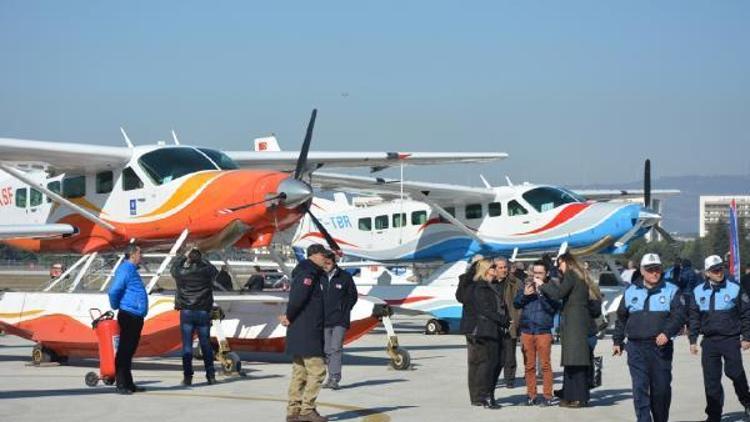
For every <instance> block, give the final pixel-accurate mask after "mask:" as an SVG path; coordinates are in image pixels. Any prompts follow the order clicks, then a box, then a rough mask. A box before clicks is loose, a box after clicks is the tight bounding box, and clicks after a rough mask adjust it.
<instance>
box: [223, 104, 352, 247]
mask: <svg viewBox="0 0 750 422" xmlns="http://www.w3.org/2000/svg"><path fill="white" fill-rule="evenodd" d="M317 115H318V110H317V109H313V111H312V115H311V116H310V122H309V123H308V124H307V132H306V133H305V139H304V141H303V142H302V148H301V149H300V152H299V157H298V158H297V164H296V165H295V168H294V173H293V177H290V178H287V179H286V180H283V181H282V182H281V183H279V187H278V191H279V192H278V193H272V194H269V195H267V196H266V198H265V199H263V200H262V201H257V202H253V203H249V204H243V205H240V206H237V207H233V208H227V209H225V210H222V211H220V213H222V214H229V213H233V212H236V211H240V210H243V209H246V208H250V207H253V206H256V205H261V204H266V203H270V205H281V206H283V207H284V208H287V209H292V208H300V210H301V211H303V212H304V213H306V214H307V215H309V216H310V219H311V220H312V222H313V224H315V227H317V228H318V230H319V231H320V233H321V234H322V235H323V238H324V239H325V240H326V243H328V246H329V247H330V248H331V249H332V250H333V251H335V252H336V253H339V254H340V253H341V247H340V246H339V245H338V243H336V240H334V238H333V237H332V236H331V234H330V233H329V232H328V230H326V228H325V226H323V224H322V223H321V222H320V220H318V218H317V217H315V215H313V213H312V211H310V207H311V205H312V198H313V188H312V186H310V184H309V183H307V182H305V181H304V180H303V177H304V176H305V175H306V174H308V173H310V170H309V169H308V167H307V156H308V154H309V152H310V144H311V143H312V135H313V129H314V128H315V119H316V117H317Z"/></svg>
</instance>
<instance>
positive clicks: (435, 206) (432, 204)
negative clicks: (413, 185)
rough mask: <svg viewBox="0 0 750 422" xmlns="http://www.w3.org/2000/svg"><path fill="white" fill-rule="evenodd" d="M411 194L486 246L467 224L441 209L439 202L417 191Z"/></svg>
mask: <svg viewBox="0 0 750 422" xmlns="http://www.w3.org/2000/svg"><path fill="white" fill-rule="evenodd" d="M410 193H411V194H412V195H414V196H416V197H417V198H419V200H420V201H422V202H424V203H426V204H427V205H429V206H430V207H432V208H433V209H434V210H435V211H437V213H438V214H440V216H442V217H443V218H445V219H446V220H448V221H450V222H451V223H452V224H453V225H454V226H456V227H458V228H459V229H460V230H461V231H462V232H464V233H466V234H467V235H468V236H469V237H471V238H472V239H474V240H476V241H477V242H479V243H480V244H482V245H483V244H484V240H482V238H480V237H479V236H478V235H477V233H476V232H474V231H473V230H471V229H470V228H468V227H467V226H466V224H464V223H462V222H460V221H458V219H457V218H456V217H454V216H452V215H450V213H449V212H448V211H446V210H445V208H443V207H441V206H440V205H439V204H438V203H437V202H435V201H433V200H432V199H430V198H429V197H428V196H427V195H425V194H424V193H422V192H420V191H417V190H414V191H410Z"/></svg>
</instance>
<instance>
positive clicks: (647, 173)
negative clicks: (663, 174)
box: [643, 159, 651, 208]
mask: <svg viewBox="0 0 750 422" xmlns="http://www.w3.org/2000/svg"><path fill="white" fill-rule="evenodd" d="M643 206H644V207H646V208H651V160H649V159H646V164H645V166H644V168H643Z"/></svg>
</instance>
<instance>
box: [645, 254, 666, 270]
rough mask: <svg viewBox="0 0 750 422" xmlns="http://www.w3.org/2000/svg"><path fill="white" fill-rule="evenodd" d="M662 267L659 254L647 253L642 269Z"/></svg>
mask: <svg viewBox="0 0 750 422" xmlns="http://www.w3.org/2000/svg"><path fill="white" fill-rule="evenodd" d="M649 267H661V258H659V255H658V254H655V253H647V254H646V255H643V258H641V268H649Z"/></svg>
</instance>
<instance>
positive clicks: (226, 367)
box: [221, 352, 242, 375]
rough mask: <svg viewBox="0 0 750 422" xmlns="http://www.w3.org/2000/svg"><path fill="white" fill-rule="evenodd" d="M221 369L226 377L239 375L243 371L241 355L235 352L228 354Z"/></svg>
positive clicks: (222, 362)
mask: <svg viewBox="0 0 750 422" xmlns="http://www.w3.org/2000/svg"><path fill="white" fill-rule="evenodd" d="M221 369H222V370H223V371H224V374H225V375H229V374H231V373H235V372H236V373H239V372H240V369H242V360H240V355H238V354H237V353H234V352H229V353H227V355H226V357H225V358H224V359H222V361H221Z"/></svg>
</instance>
